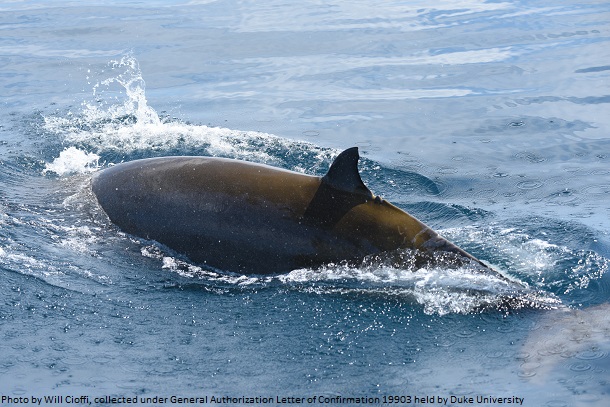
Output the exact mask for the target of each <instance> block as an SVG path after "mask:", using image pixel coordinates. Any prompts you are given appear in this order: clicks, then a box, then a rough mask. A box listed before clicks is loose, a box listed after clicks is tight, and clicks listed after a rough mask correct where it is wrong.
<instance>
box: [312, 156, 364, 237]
mask: <svg viewBox="0 0 610 407" xmlns="http://www.w3.org/2000/svg"><path fill="white" fill-rule="evenodd" d="M359 158H360V156H359V155H358V147H352V148H348V149H347V150H345V151H344V152H342V153H341V154H339V155H338V156H337V158H335V161H334V162H333V163H332V165H331V166H330V169H329V170H328V172H327V173H326V175H325V176H324V177H322V181H321V182H320V186H319V187H318V190H317V191H316V193H315V195H314V197H313V199H312V200H311V202H310V203H309V205H308V206H307V209H306V210H305V213H304V214H303V218H305V220H307V221H308V222H310V223H312V224H314V225H318V226H322V227H325V228H332V227H333V226H335V224H336V223H337V222H339V221H340V220H341V218H343V216H345V214H346V213H348V212H349V211H350V210H351V209H352V208H353V207H354V206H357V205H360V204H363V203H366V202H368V201H370V200H372V199H373V198H374V197H373V194H372V193H371V191H370V190H369V189H368V188H367V187H366V185H364V182H362V178H360V173H358V159H359Z"/></svg>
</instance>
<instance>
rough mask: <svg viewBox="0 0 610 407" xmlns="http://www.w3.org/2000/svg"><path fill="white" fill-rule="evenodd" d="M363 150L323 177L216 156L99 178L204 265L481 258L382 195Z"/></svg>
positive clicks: (102, 199)
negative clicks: (405, 255)
mask: <svg viewBox="0 0 610 407" xmlns="http://www.w3.org/2000/svg"><path fill="white" fill-rule="evenodd" d="M358 159H359V155H358V149H357V147H354V148H350V149H348V150H345V151H344V152H342V153H341V154H340V155H339V156H337V158H336V159H335V161H334V162H333V164H332V165H331V167H330V169H329V171H328V173H327V174H326V175H325V176H324V177H317V176H311V175H304V174H300V173H297V172H293V171H288V170H285V169H280V168H275V167H270V166H268V165H263V164H255V163H251V162H245V161H239V160H233V159H226V158H213V157H162V158H149V159H143V160H136V161H131V162H126V163H122V164H118V165H116V166H113V167H110V168H107V169H105V170H103V171H100V172H99V173H98V174H96V175H95V176H94V177H93V180H92V189H93V192H94V193H95V196H96V197H97V200H98V202H99V203H100V205H101V206H102V208H103V209H104V211H105V212H106V214H107V215H108V217H109V218H110V220H111V221H112V222H113V223H114V224H116V225H118V226H119V227H120V228H121V229H122V230H123V231H125V232H127V233H130V234H133V235H137V236H140V237H143V238H146V239H152V240H156V241H157V242H160V243H162V244H165V245H166V246H168V247H170V248H171V249H173V250H175V251H177V252H179V253H182V254H184V255H186V256H187V257H189V258H190V259H191V260H192V261H194V262H197V263H205V264H207V265H209V266H212V267H214V268H218V269H222V270H226V271H232V272H237V273H244V274H249V273H252V274H275V273H282V272H288V271H291V270H294V269H298V268H304V267H309V268H312V267H318V266H321V265H324V264H328V263H336V262H340V261H343V260H347V261H350V260H361V259H363V258H365V257H366V256H368V255H375V254H379V253H383V252H389V251H394V250H397V249H414V250H417V251H421V252H436V251H443V252H449V253H453V254H455V255H457V256H456V257H460V258H462V259H466V260H468V259H470V260H471V261H474V262H476V263H478V264H480V265H482V266H483V267H484V268H486V269H488V266H487V265H485V264H484V263H483V262H481V261H480V260H478V259H476V258H475V257H473V256H472V255H470V254H469V253H467V252H465V251H464V250H462V249H460V248H459V247H457V246H456V245H454V244H453V243H451V242H449V241H447V240H445V239H444V238H442V237H441V236H439V235H438V234H437V233H436V232H434V231H433V230H432V229H430V228H429V227H428V226H426V225H425V224H423V223H422V222H420V221H419V220H417V219H416V218H414V217H413V216H411V215H409V214H407V213H406V212H404V211H402V210H401V209H399V208H397V207H395V206H394V205H392V204H390V203H389V202H387V201H384V200H383V199H381V198H379V197H378V196H374V195H373V194H372V193H371V191H370V190H369V189H368V188H367V187H366V186H365V185H364V183H363V182H362V179H361V178H360V174H359V173H358Z"/></svg>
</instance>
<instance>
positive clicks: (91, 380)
mask: <svg viewBox="0 0 610 407" xmlns="http://www.w3.org/2000/svg"><path fill="white" fill-rule="evenodd" d="M609 20H610V5H609V4H608V3H607V2H604V1H588V2H582V1H581V2H576V1H566V2H560V3H557V2H549V1H502V0H498V1H481V0H464V1H459V2H455V1H443V0H437V1H434V2H423V1H388V2H381V3H380V2H373V1H366V0H363V1H355V2H343V1H330V2H317V1H310V0H304V1H301V2H288V1H285V2H283V1H274V0H271V1H266V2H255V1H229V0H219V1H213V0H209V1H173V2H171V1H160V0H157V1H146V2H144V1H135V0H134V1H105V2H72V1H62V2H59V1H57V2H54V1H42V0H41V1H8V2H2V3H0V32H1V35H0V66H1V69H0V277H1V278H0V298H1V301H0V397H12V398H14V399H11V400H9V399H5V400H4V405H20V403H19V400H18V398H19V397H21V398H29V400H30V401H32V399H31V398H32V397H34V396H35V397H43V396H63V397H64V399H62V402H58V401H57V399H55V401H56V402H55V403H52V400H48V401H47V402H43V403H42V404H48V405H63V404H66V405H67V404H74V403H72V401H74V400H72V399H68V398H66V397H68V396H70V397H76V396H87V397H89V400H88V401H90V402H91V405H101V404H108V403H103V402H102V401H103V400H102V401H100V400H95V399H94V398H95V397H103V396H116V397H123V396H124V397H138V398H140V399H139V404H141V405H155V403H154V402H152V401H149V402H146V397H155V396H160V397H170V396H172V395H173V396H181V397H186V396H199V397H206V396H207V397H208V399H207V402H206V403H174V404H185V405H218V404H220V403H215V402H212V401H211V397H212V396H214V397H223V396H228V397H257V396H261V397H270V398H272V399H273V400H272V401H270V402H268V403H262V402H261V403H259V404H261V405H262V404H264V405H276V404H280V401H281V400H277V399H275V397H305V398H307V397H314V396H315V397H317V398H316V400H317V401H316V403H310V404H341V403H338V402H336V401H332V400H335V398H336V397H366V398H370V399H372V400H373V401H374V398H379V403H375V402H371V403H365V404H368V405H374V404H384V403H385V404H386V405H391V404H394V405H456V406H457V405H472V404H468V403H467V402H466V401H467V400H468V397H473V398H474V399H475V401H476V403H474V404H476V405H497V404H498V403H497V401H493V400H481V401H478V399H477V397H508V398H510V399H511V400H512V401H517V399H513V397H518V398H519V399H521V398H522V399H523V404H522V405H527V406H549V407H551V406H607V405H608V403H609V402H610V356H609V353H610V317H609V316H608V315H609V313H610V305H609V300H610V277H609V275H608V267H609V265H610V237H609V231H610V114H609V113H610V109H609V103H610V83H609V80H610V63H609V62H608V61H610V58H609V57H610V44H609V43H610V24H609V23H610V21H609ZM354 145H355V146H358V147H359V148H360V154H361V156H362V160H361V164H360V168H361V175H362V178H363V180H364V182H365V183H366V184H367V185H368V186H369V187H370V188H371V190H372V191H373V192H374V193H375V194H378V195H381V196H382V197H384V198H385V199H388V200H389V201H391V202H393V203H394V204H396V205H398V206H399V207H401V208H403V209H405V210H407V211H409V212H410V213H411V214H413V215H415V216H417V217H418V218H420V219H421V220H423V221H425V222H426V223H428V224H429V225H431V226H432V227H433V228H434V229H436V230H438V231H439V232H441V234H443V235H444V236H446V237H448V238H449V239H450V240H452V241H454V242H456V243H457V244H458V245H460V246H461V247H462V248H464V249H466V250H467V251H469V252H471V253H472V254H474V255H475V256H477V257H479V258H481V259H482V260H484V261H486V262H488V263H490V264H492V265H493V266H494V267H495V268H497V269H498V270H500V271H501V272H502V273H503V274H504V275H505V276H508V277H510V278H511V279H512V280H514V281H516V282H518V283H519V284H521V285H522V286H523V289H521V290H517V291H515V290H514V287H512V286H507V284H506V283H505V281H504V280H503V279H500V278H495V277H493V276H483V275H480V274H478V273H476V271H475V270H473V269H470V268H469V267H468V266H464V267H461V268H457V269H456V268H448V267H442V266H435V267H429V268H423V269H414V268H413V267H408V266H407V265H401V264H395V263H393V262H389V261H383V259H381V260H377V261H370V262H365V263H363V264H362V265H361V266H357V267H356V266H348V265H345V264H331V265H327V266H324V267H322V268H320V269H315V270H308V269H304V270H293V271H290V272H288V273H286V274H284V275H279V276H266V277H261V276H238V275H234V274H230V273H226V272H223V271H221V270H220V271H219V270H210V269H205V268H202V267H201V266H200V265H197V264H192V263H190V262H189V261H188V259H186V258H184V257H181V256H179V255H177V254H176V253H174V252H172V251H171V250H169V249H167V248H165V247H163V246H161V245H159V244H157V243H155V242H151V241H146V240H142V239H139V238H137V237H134V236H130V235H126V234H124V233H122V232H121V231H120V230H119V229H118V228H117V227H115V226H113V225H112V224H111V223H110V222H109V220H108V219H107V218H106V216H105V214H104V213H103V211H102V210H101V208H100V207H99V206H98V205H97V203H96V200H95V198H94V196H93V195H92V194H91V192H90V179H91V176H92V174H93V173H95V172H96V171H98V170H100V169H103V168H106V167H108V166H110V165H112V164H116V163H120V162H123V161H129V160H133V159H137V158H144V157H156V156H166V155H206V156H220V157H229V158H236V159H243V160H249V161H255V162H261V163H266V164H270V165H274V166H279V167H283V168H288V169H292V170H295V171H300V172H303V173H308V174H318V175H322V174H324V173H325V171H326V170H327V168H328V166H329V165H330V163H331V162H332V159H333V158H334V157H335V156H336V155H337V154H338V153H339V152H340V151H341V150H342V149H344V148H348V147H351V146H354ZM404 255H405V256H407V257H408V255H409V254H408V253H405V254H404ZM507 297H510V299H511V301H510V303H507V301H506V298H507ZM390 396H392V397H393V396H402V398H398V399H392V398H388V397H390ZM452 396H453V399H451V397H452ZM383 397H386V398H385V399H383ZM416 397H417V399H416ZM430 397H431V398H430ZM440 398H447V399H448V401H447V403H446V404H445V403H443V402H441V401H440V400H441V399H440ZM320 400H326V401H325V402H324V403H320V402H319V401H320ZM396 400H398V403H396V402H394V403H393V401H396ZM21 404H23V402H22V403H21ZM156 404H160V403H156ZM166 404H169V403H166ZM244 404H246V403H245V402H244V401H243V400H242V401H239V400H231V401H229V402H228V403H225V405H244ZM288 404H289V403H288ZM517 404H519V403H517ZM284 405H286V404H284ZM343 405H346V403H343Z"/></svg>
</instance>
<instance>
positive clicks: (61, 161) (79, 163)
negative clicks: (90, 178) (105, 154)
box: [42, 147, 100, 175]
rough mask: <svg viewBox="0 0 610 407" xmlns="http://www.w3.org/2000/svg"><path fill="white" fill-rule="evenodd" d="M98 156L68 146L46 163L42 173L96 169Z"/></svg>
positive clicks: (85, 171)
mask: <svg viewBox="0 0 610 407" xmlns="http://www.w3.org/2000/svg"><path fill="white" fill-rule="evenodd" d="M99 159H100V156H99V155H97V154H95V153H87V152H85V151H82V150H79V149H78V148H76V147H68V148H66V149H65V150H64V151H62V152H61V153H59V157H57V158H56V159H55V160H53V162H52V163H47V164H46V165H45V169H44V170H42V173H43V174H47V173H48V172H54V173H56V174H57V175H68V174H75V173H87V172H92V171H95V170H97V169H98V167H99V163H98V161H99Z"/></svg>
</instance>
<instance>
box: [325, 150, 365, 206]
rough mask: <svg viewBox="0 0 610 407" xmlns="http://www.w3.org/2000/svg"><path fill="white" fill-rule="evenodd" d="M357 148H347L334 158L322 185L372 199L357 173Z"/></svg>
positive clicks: (358, 156)
mask: <svg viewBox="0 0 610 407" xmlns="http://www.w3.org/2000/svg"><path fill="white" fill-rule="evenodd" d="M359 158H360V155H359V154H358V147H352V148H348V149H347V150H345V151H343V152H342V153H341V154H339V155H338V156H337V158H335V161H333V163H332V165H331V166H330V169H329V170H328V172H327V173H326V175H325V176H324V177H323V178H322V183H324V184H327V185H328V186H330V187H332V188H334V189H338V190H340V191H344V192H350V193H353V194H360V195H366V196H367V197H371V198H372V197H373V194H372V193H371V191H370V190H369V189H368V188H367V187H366V185H364V182H362V178H360V173H359V172H358V159H359Z"/></svg>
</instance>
